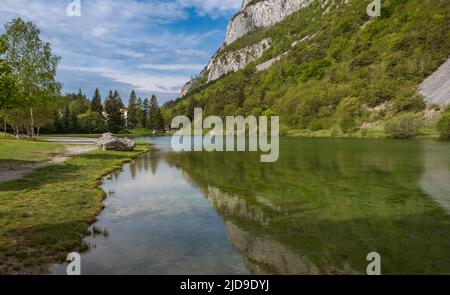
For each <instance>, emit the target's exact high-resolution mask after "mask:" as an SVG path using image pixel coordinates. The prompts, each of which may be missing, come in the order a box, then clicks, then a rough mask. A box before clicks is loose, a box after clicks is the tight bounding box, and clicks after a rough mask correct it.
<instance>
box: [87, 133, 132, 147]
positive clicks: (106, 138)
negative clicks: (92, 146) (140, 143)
mask: <svg viewBox="0 0 450 295" xmlns="http://www.w3.org/2000/svg"><path fill="white" fill-rule="evenodd" d="M95 143H96V145H97V147H98V148H99V149H102V150H107V151H132V150H134V148H135V147H136V143H135V142H134V141H132V140H130V139H128V138H119V137H115V136H114V135H113V134H112V133H105V134H103V135H102V137H100V138H99V139H97V140H96V142H95Z"/></svg>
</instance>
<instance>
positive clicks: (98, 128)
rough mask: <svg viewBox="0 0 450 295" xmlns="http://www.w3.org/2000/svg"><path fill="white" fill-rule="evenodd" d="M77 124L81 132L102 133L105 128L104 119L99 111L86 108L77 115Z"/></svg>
mask: <svg viewBox="0 0 450 295" xmlns="http://www.w3.org/2000/svg"><path fill="white" fill-rule="evenodd" d="M78 124H79V126H80V131H81V132H87V133H89V134H91V133H102V132H104V131H105V129H106V124H105V120H104V119H103V117H102V115H100V114H99V113H96V112H93V111H92V110H88V111H87V112H86V113H84V114H81V115H78Z"/></svg>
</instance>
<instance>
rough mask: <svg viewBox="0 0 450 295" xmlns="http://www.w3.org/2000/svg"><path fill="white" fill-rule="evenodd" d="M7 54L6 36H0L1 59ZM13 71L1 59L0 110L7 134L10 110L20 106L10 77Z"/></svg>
mask: <svg viewBox="0 0 450 295" xmlns="http://www.w3.org/2000/svg"><path fill="white" fill-rule="evenodd" d="M5 52H6V40H5V38H4V36H0V57H1V56H2V55H3V54H4V53H5ZM10 73H11V71H10V69H9V67H8V65H7V64H6V62H5V61H4V60H3V59H2V58H0V110H1V111H2V117H3V122H4V131H5V134H6V131H7V130H6V125H7V124H6V123H7V113H8V109H10V108H12V107H13V106H16V105H17V104H18V97H17V96H16V90H17V89H16V85H15V83H14V80H13V79H12V77H11V75H10ZM5 134H4V136H5Z"/></svg>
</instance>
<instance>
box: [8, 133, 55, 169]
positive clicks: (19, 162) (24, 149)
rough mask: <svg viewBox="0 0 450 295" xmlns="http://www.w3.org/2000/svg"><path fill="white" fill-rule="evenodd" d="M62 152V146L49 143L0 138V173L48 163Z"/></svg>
mask: <svg viewBox="0 0 450 295" xmlns="http://www.w3.org/2000/svg"><path fill="white" fill-rule="evenodd" d="M63 150H64V145H62V144H58V143H51V142H36V141H27V140H20V141H19V140H16V139H15V138H14V139H10V140H7V139H2V138H1V137H0V171H7V170H12V169H15V168H18V167H20V166H23V165H29V164H37V163H40V162H45V161H48V160H50V159H51V158H52V156H53V155H55V154H57V153H60V152H62V151H63Z"/></svg>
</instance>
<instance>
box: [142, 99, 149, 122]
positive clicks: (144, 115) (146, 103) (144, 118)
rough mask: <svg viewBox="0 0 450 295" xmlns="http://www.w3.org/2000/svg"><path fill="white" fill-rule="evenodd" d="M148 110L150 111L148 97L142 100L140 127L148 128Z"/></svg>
mask: <svg viewBox="0 0 450 295" xmlns="http://www.w3.org/2000/svg"><path fill="white" fill-rule="evenodd" d="M149 111H150V102H149V101H148V98H144V101H143V102H142V127H143V128H148V123H149V120H148V119H149V118H148V115H149Z"/></svg>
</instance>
